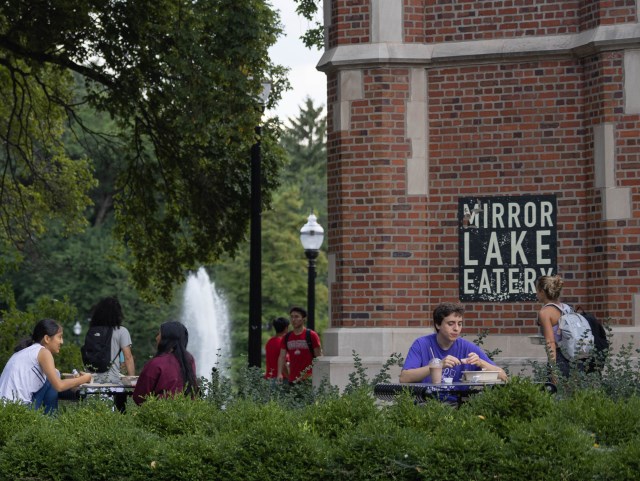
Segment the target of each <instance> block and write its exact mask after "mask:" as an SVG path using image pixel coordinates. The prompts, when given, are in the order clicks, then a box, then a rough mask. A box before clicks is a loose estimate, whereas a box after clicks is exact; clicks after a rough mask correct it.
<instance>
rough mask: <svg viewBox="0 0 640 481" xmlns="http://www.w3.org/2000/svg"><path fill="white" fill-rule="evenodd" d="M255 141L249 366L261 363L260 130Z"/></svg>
mask: <svg viewBox="0 0 640 481" xmlns="http://www.w3.org/2000/svg"><path fill="white" fill-rule="evenodd" d="M270 92H271V84H269V83H263V84H262V94H261V95H260V103H261V105H262V108H263V109H264V106H265V105H266V103H267V100H268V99H269V93H270ZM255 132H256V142H255V143H254V144H253V146H251V236H250V241H249V242H250V248H249V346H248V350H249V356H248V357H249V367H260V366H261V364H262V195H261V194H262V192H261V190H262V169H261V163H262V158H261V153H260V138H261V136H262V127H261V126H260V125H257V126H256V128H255Z"/></svg>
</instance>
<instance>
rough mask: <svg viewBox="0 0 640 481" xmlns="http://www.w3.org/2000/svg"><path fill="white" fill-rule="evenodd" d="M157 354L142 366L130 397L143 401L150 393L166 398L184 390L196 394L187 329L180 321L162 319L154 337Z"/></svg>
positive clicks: (194, 367) (193, 362) (192, 360)
mask: <svg viewBox="0 0 640 481" xmlns="http://www.w3.org/2000/svg"><path fill="white" fill-rule="evenodd" d="M156 342H157V343H158V349H157V352H156V355H155V356H154V357H153V358H152V359H151V360H150V361H148V362H147V363H146V364H145V365H144V367H143V368H142V372H141V373H140V377H138V381H137V383H136V387H135V389H134V391H133V400H134V402H135V403H136V404H142V403H143V402H144V401H145V399H146V397H147V396H149V395H150V394H152V395H155V396H157V397H168V396H172V395H175V394H177V393H184V394H185V395H190V396H191V397H195V395H196V394H197V393H198V381H197V379H196V374H195V373H196V363H195V360H194V359H193V356H192V355H191V354H190V353H189V352H188V351H187V343H188V342H189V332H188V331H187V328H186V327H185V326H184V325H182V324H181V323H179V322H175V321H170V322H165V323H164V324H162V325H161V326H160V331H159V332H158V334H157V336H156Z"/></svg>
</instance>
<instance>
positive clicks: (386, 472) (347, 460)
mask: <svg viewBox="0 0 640 481" xmlns="http://www.w3.org/2000/svg"><path fill="white" fill-rule="evenodd" d="M427 442H428V441H427ZM424 443H425V436H423V435H421V434H419V433H418V432H417V431H414V430H411V429H403V428H401V427H399V426H396V425H393V424H391V423H387V422H382V420H380V419H372V418H370V419H367V420H365V421H363V422H362V423H360V424H358V425H357V426H354V427H353V429H351V430H348V431H344V432H343V433H342V436H340V437H339V438H338V439H337V441H336V442H335V443H334V444H332V456H331V464H330V466H329V470H330V472H331V473H332V476H331V478H330V479H348V480H352V481H357V480H362V481H370V480H384V481H386V480H404V479H407V480H408V479H416V476H417V474H418V464H419V461H418V459H419V458H420V455H419V453H420V452H421V451H422V447H423V444H424ZM445 479H446V478H445Z"/></svg>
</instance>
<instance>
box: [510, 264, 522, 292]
mask: <svg viewBox="0 0 640 481" xmlns="http://www.w3.org/2000/svg"><path fill="white" fill-rule="evenodd" d="M519 274H520V269H509V294H517V293H518V292H520V282H519V280H520V275H519Z"/></svg>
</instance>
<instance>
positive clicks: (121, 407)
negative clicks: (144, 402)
mask: <svg viewBox="0 0 640 481" xmlns="http://www.w3.org/2000/svg"><path fill="white" fill-rule="evenodd" d="M133 390H134V387H133V386H123V385H122V384H112V383H87V384H81V385H80V386H78V393H79V394H80V398H81V399H86V398H87V396H90V395H99V396H110V397H112V398H113V404H114V405H115V407H116V409H117V410H118V411H120V412H121V413H124V412H125V406H126V404H127V397H129V396H132V395H133Z"/></svg>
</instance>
